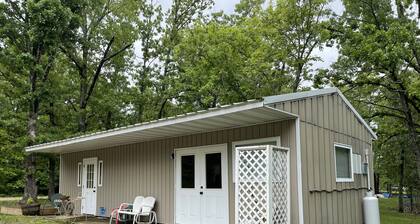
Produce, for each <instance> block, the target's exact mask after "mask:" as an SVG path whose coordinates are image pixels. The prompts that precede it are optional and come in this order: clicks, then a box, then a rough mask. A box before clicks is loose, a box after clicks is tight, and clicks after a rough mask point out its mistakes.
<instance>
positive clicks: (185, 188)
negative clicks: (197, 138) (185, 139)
mask: <svg viewBox="0 0 420 224" xmlns="http://www.w3.org/2000/svg"><path fill="white" fill-rule="evenodd" d="M197 157H198V156H197V153H195V152H183V153H178V154H177V157H176V173H177V176H176V177H177V181H176V182H177V183H176V189H177V190H176V197H177V198H181V199H182V200H177V201H176V214H177V215H176V223H200V216H201V206H200V194H199V192H200V191H199V186H198V183H197V182H198V181H199V178H200V177H199V176H198V173H197V170H198V169H199V168H198V163H197V162H198V161H197Z"/></svg>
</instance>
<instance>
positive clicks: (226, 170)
mask: <svg viewBox="0 0 420 224" xmlns="http://www.w3.org/2000/svg"><path fill="white" fill-rule="evenodd" d="M212 147H220V148H221V151H222V152H224V153H225V155H226V158H225V159H223V158H222V166H223V163H225V164H226V165H225V166H226V169H222V176H223V174H224V175H225V176H226V188H225V189H223V191H224V193H225V194H226V196H227V198H226V208H227V215H228V217H227V220H228V223H229V220H230V208H229V200H230V196H229V154H228V144H227V143H223V144H214V145H202V146H192V147H184V148H174V154H173V160H174V185H173V187H174V203H173V208H174V210H173V211H174V217H173V222H174V223H176V195H177V192H176V190H177V189H176V188H177V181H178V178H177V164H176V160H177V152H179V151H189V150H202V151H205V150H206V148H212ZM222 178H223V177H222ZM222 181H223V179H222Z"/></svg>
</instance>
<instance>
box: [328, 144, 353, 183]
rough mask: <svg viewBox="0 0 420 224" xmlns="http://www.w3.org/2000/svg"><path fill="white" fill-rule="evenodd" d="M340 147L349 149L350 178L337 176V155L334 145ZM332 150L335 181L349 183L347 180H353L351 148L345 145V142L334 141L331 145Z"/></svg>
mask: <svg viewBox="0 0 420 224" xmlns="http://www.w3.org/2000/svg"><path fill="white" fill-rule="evenodd" d="M337 146H338V147H340V148H346V149H349V150H350V154H349V155H350V174H351V178H339V177H337V157H336V150H335V148H336V147H337ZM333 151H334V168H335V169H334V171H335V181H336V182H337V183H349V182H354V172H353V148H352V146H351V145H346V144H342V143H337V142H334V147H333Z"/></svg>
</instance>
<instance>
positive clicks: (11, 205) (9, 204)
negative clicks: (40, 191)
mask: <svg viewBox="0 0 420 224" xmlns="http://www.w3.org/2000/svg"><path fill="white" fill-rule="evenodd" d="M18 202H19V200H5V201H3V200H0V206H5V207H9V208H19V204H18ZM38 203H40V204H41V205H46V204H49V203H50V202H49V201H48V199H45V198H41V199H38Z"/></svg>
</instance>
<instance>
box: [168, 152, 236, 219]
mask: <svg viewBox="0 0 420 224" xmlns="http://www.w3.org/2000/svg"><path fill="white" fill-rule="evenodd" d="M175 166H176V167H175V174H176V175H175V177H176V180H175V188H176V199H175V200H176V208H175V209H176V212H175V220H176V221H175V222H176V223H177V224H215V223H217V224H228V223H229V205H228V200H229V198H228V197H229V196H228V186H227V185H228V181H227V180H228V177H227V174H228V171H227V170H228V169H227V145H226V144H223V145H211V146H203V147H194V148H187V149H178V150H176V160H175Z"/></svg>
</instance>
